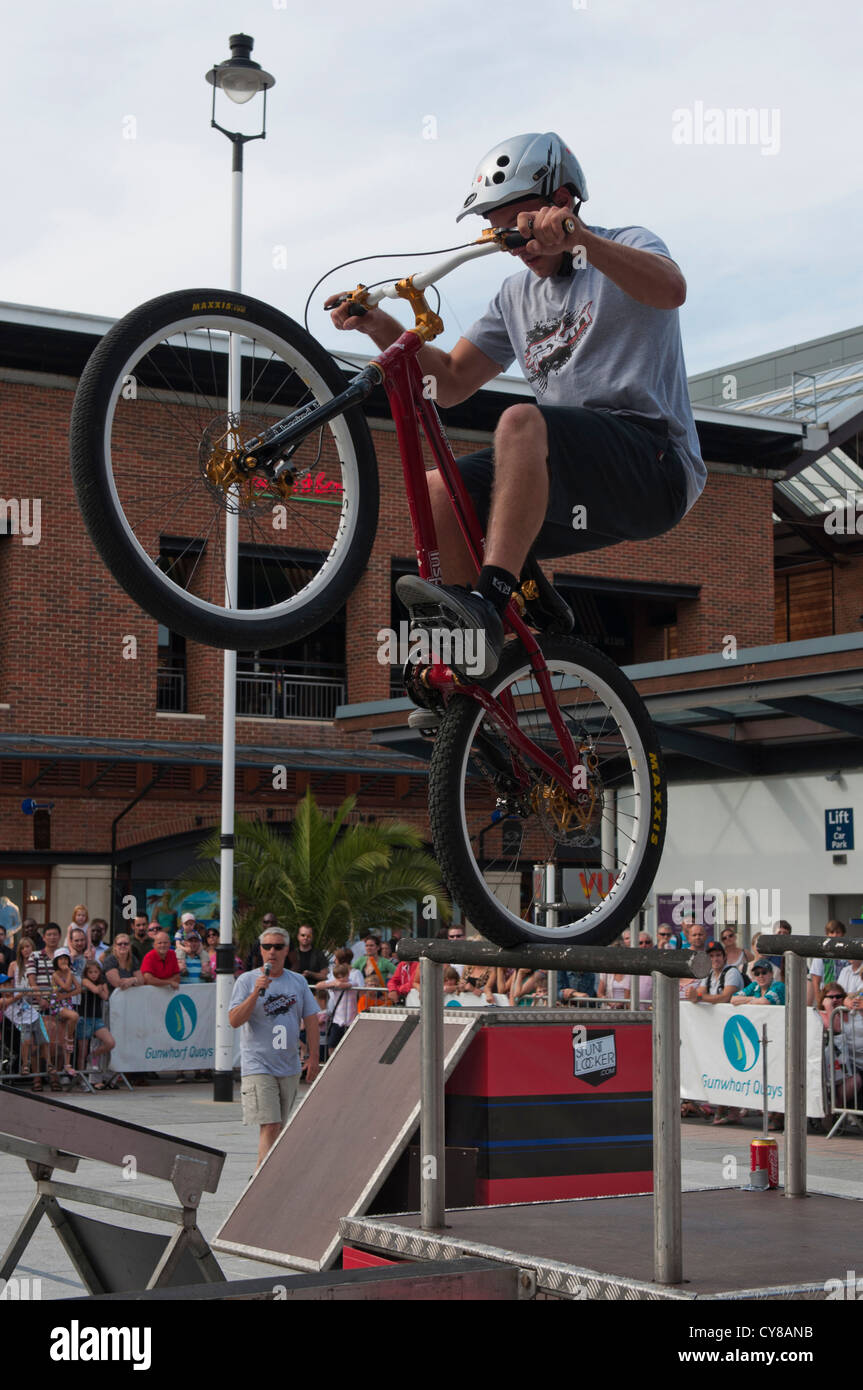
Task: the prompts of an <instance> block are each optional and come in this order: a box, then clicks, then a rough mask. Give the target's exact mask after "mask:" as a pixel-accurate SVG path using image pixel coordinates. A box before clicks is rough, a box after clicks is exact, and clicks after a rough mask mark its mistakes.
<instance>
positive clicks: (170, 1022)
mask: <svg viewBox="0 0 863 1390" xmlns="http://www.w3.org/2000/svg"><path fill="white" fill-rule="evenodd" d="M197 1022H198V1010H197V1009H196V1008H195V1006H194V1004H193V1003H192V1001H191V999H190V998H189V997H188V995H186V994H178V995H177V996H176V998H175V999H172V1000H171V1002H170V1004H169V1005H168V1007H167V1009H166V1010H165V1027H166V1028H167V1030H168V1032H169V1033H170V1034H171V1037H172V1038H173V1039H174V1040H175V1042H185V1040H186V1038H190V1037H191V1036H192V1034H193V1033H194V1031H195V1024H196V1023H197Z"/></svg>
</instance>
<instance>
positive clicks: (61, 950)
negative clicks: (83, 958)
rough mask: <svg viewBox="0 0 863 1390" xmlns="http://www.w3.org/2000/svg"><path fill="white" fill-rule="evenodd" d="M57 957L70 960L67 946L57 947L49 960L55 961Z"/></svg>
mask: <svg viewBox="0 0 863 1390" xmlns="http://www.w3.org/2000/svg"><path fill="white" fill-rule="evenodd" d="M58 956H68V957H69V959H70V960H71V959H72V952H71V951H70V950H69V947H68V946H58V947H57V949H56V951H55V952H54V954H53V956H52V957H51V959H52V960H56V959H57V957H58Z"/></svg>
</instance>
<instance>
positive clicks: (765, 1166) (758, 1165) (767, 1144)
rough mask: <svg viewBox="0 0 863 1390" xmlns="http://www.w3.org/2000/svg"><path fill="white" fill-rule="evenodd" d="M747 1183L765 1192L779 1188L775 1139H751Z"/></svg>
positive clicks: (777, 1155) (777, 1152)
mask: <svg viewBox="0 0 863 1390" xmlns="http://www.w3.org/2000/svg"><path fill="white" fill-rule="evenodd" d="M749 1182H750V1185H751V1186H752V1187H760V1188H763V1189H764V1190H765V1191H766V1190H767V1189H768V1188H771V1187H778V1186H779V1145H778V1144H777V1142H776V1140H775V1139H753V1140H752V1143H751V1145H750V1148H749Z"/></svg>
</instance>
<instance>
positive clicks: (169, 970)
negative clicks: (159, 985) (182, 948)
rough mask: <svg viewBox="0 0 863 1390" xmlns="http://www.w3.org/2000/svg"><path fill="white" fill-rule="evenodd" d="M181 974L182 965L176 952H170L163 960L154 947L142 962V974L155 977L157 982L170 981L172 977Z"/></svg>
mask: <svg viewBox="0 0 863 1390" xmlns="http://www.w3.org/2000/svg"><path fill="white" fill-rule="evenodd" d="M179 973H180V963H179V961H178V960H177V955H176V952H175V951H171V950H169V951H168V952H167V954H166V955H165V959H164V960H163V959H162V957H161V956H160V955H159V952H158V951H157V950H156V948H155V946H154V947H153V949H152V951H148V952H147V954H146V955H145V957H144V959H143V960H142V961H141V974H142V975H155V977H156V979H157V980H170V978H171V976H172V975H179Z"/></svg>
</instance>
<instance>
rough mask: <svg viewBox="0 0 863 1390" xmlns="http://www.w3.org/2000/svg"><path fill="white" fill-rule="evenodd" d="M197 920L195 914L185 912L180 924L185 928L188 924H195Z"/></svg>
mask: <svg viewBox="0 0 863 1390" xmlns="http://www.w3.org/2000/svg"><path fill="white" fill-rule="evenodd" d="M197 920H198V919H197V917H196V916H195V914H194V912H184V913H183V915H182V917H181V918H180V922H181V923H182V925H183V926H185V925H186V923H187V922H192V923H195V922H197Z"/></svg>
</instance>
